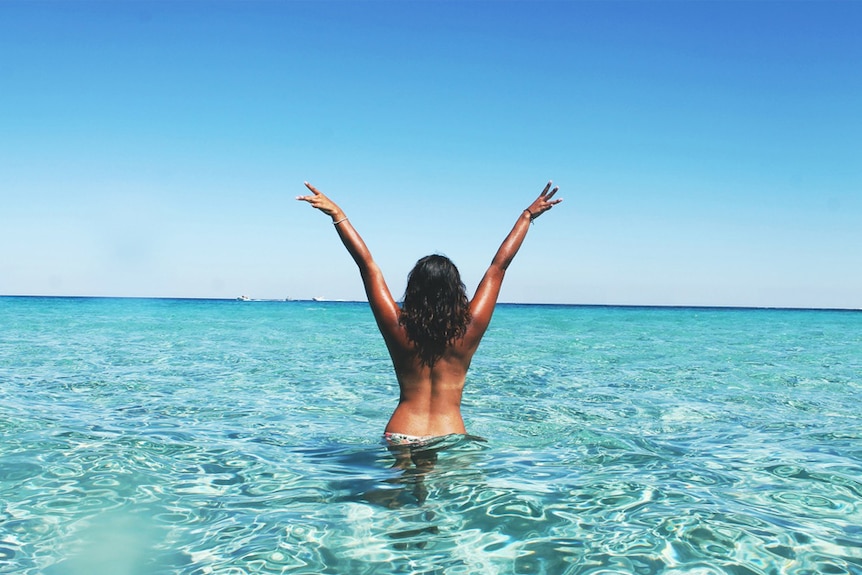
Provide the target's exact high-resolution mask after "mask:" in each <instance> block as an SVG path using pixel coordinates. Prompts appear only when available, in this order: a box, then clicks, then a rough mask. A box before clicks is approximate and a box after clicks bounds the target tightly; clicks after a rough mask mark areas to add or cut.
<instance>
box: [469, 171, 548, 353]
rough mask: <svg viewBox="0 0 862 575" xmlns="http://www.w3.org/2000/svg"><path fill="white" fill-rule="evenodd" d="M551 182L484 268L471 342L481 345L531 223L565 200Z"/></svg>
mask: <svg viewBox="0 0 862 575" xmlns="http://www.w3.org/2000/svg"><path fill="white" fill-rule="evenodd" d="M552 185H553V183H552V182H548V184H547V185H546V186H545V189H544V190H542V193H541V194H539V197H538V198H536V199H535V200H533V203H531V204H530V207H528V208H527V209H525V210H524V211H522V212H521V214H520V215H519V216H518V219H517V221H516V222H515V226H514V227H513V228H512V231H510V232H509V235H507V236H506V239H504V240H503V243H502V244H501V245H500V247H499V249H497V253H496V254H495V255H494V259H493V260H492V261H491V265H490V266H489V267H488V270H487V271H486V272H485V275H484V277H482V281H480V282H479V287H478V288H476V293H475V294H474V295H473V300H472V301H471V302H470V313H471V315H472V316H473V320H472V322H471V323H470V327H469V328H468V330H467V335H466V336H465V339H467V342H468V345H469V346H471V347H475V346H478V345H479V340H481V339H482V336H483V335H484V333H485V330H486V329H487V328H488V324H490V323H491V315H492V314H493V313H494V307H495V306H496V305H497V298H498V297H499V295H500V287H501V286H502V284H503V277H504V276H505V275H506V270H507V269H508V267H509V264H511V263H512V260H513V259H514V258H515V254H517V253H518V250H519V249H520V248H521V244H522V243H524V238H526V237H527V232H528V231H529V230H530V224H531V223H532V222H533V220H535V219H536V218H538V217H539V216H540V215H542V214H543V213H545V212H547V211H548V210H550V209H551V208H553V207H554V206H555V205H557V204H559V203H560V202H562V201H563V200H562V199H557V200H555V199H553V197H554V195H555V194H556V193H557V191H558V190H559V188H558V187H554V189H551V186H552Z"/></svg>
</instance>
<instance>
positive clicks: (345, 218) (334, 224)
mask: <svg viewBox="0 0 862 575" xmlns="http://www.w3.org/2000/svg"><path fill="white" fill-rule="evenodd" d="M345 220H347V216H345V217H343V218H341V219H340V220H338V221H337V222H332V225H333V226H337V225H338V224H340V223H341V222H343V221H345Z"/></svg>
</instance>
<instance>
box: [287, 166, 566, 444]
mask: <svg viewBox="0 0 862 575" xmlns="http://www.w3.org/2000/svg"><path fill="white" fill-rule="evenodd" d="M305 186H306V187H307V188H308V189H309V191H310V192H311V194H310V195H307V196H298V197H297V198H296V199H297V200H300V201H303V202H308V203H309V204H310V205H311V206H312V207H313V208H316V209H318V210H320V211H321V212H323V213H324V214H326V215H328V216H330V217H331V218H332V222H333V223H334V224H335V229H336V230H337V232H338V236H339V237H340V238H341V241H342V243H344V247H346V248H347V251H348V252H349V253H350V255H351V256H352V257H353V261H355V262H356V265H357V266H358V267H359V273H360V275H361V276H362V283H363V284H364V286H365V293H366V295H367V296H368V303H369V304H370V305H371V310H372V312H373V313H374V319H375V320H376V321H377V327H378V328H379V329H380V333H381V334H382V335H383V339H384V341H385V342H386V347H387V349H388V350H389V355H390V357H391V358H392V365H393V367H394V368H395V376H396V378H397V379H398V385H399V388H400V390H401V392H400V399H399V401H398V407H396V408H395V412H394V413H393V414H392V417H391V418H390V419H389V423H388V424H387V425H386V431H387V432H391V433H402V434H406V435H413V436H417V437H427V436H443V435H449V434H453V433H457V434H465V433H466V429H465V428H464V420H463V419H462V418H461V395H462V392H463V391H464V382H465V380H466V377H467V370H468V369H469V367H470V362H471V361H472V359H473V354H474V353H476V349H477V348H478V347H479V342H480V341H481V339H482V336H483V335H484V334H485V330H486V329H487V328H488V324H489V323H490V322H491V316H492V314H493V313H494V307H495V306H496V304H497V297H498V296H499V294H500V286H501V285H502V283H503V277H504V276H505V275H506V269H507V268H508V267H509V264H511V263H512V259H513V258H514V257H515V254H517V253H518V250H519V249H520V247H521V244H522V243H523V242H524V238H525V237H526V236H527V232H528V231H529V230H530V223H531V221H532V220H535V219H536V218H537V217H539V216H540V215H541V214H543V213H545V212H546V211H548V210H550V209H551V208H552V207H554V206H555V205H557V204H558V203H560V202H561V201H562V200H561V199H553V198H554V194H556V193H557V190H558V189H559V188H557V187H554V188H553V189H551V186H552V183H551V182H548V184H547V185H546V186H545V189H544V190H542V193H541V194H539V197H537V198H536V199H535V200H533V202H532V203H531V204H530V207H528V208H527V209H525V210H524V211H522V212H521V214H520V215H519V216H518V219H517V221H516V222H515V225H514V227H513V228H512V231H510V232H509V235H507V236H506V239H505V240H503V243H502V244H501V245H500V247H499V249H498V250H497V253H496V254H495V255H494V259H493V260H492V261H491V265H490V266H489V267H488V270H487V271H486V272H485V275H484V276H483V277H482V281H480V282H479V286H478V287H477V288H476V293H475V294H474V295H473V299H472V300H471V301H470V314H471V320H470V323H469V324H468V326H467V331H466V333H465V334H464V336H463V337H461V338H460V339H457V340H455V341H454V342H452V343H451V344H450V345H448V346H447V347H446V349H445V351H444V352H443V355H442V356H441V357H440V358H439V359H437V360H436V361H435V362H434V363H433V365H431V366H429V365H428V364H425V363H423V362H421V361H420V359H419V355H418V354H417V352H416V349H415V347H414V344H413V343H412V342H411V341H410V340H409V339H408V337H407V332H406V329H405V327H404V326H403V325H401V324H400V323H399V321H398V319H399V317H400V314H401V308H400V307H399V306H398V303H396V301H395V299H394V298H393V297H392V294H391V293H390V291H389V287H388V286H387V285H386V280H385V279H384V277H383V273H382V272H381V271H380V268H379V267H378V266H377V264H376V263H375V262H374V259H373V258H372V257H371V252H370V251H369V250H368V247H367V246H366V245H365V242H364V241H363V240H362V237H361V236H360V235H359V233H358V232H357V231H356V229H355V228H354V227H353V225H352V224H351V223H350V220H348V219H347V216H345V214H344V212H343V211H342V210H341V208H339V207H338V205H336V204H335V202H333V201H332V200H331V199H329V198H328V197H327V196H325V195H324V194H323V193H321V192H320V191H319V190H317V189H316V188H314V186H312V185H311V184H309V183H308V182H306V183H305Z"/></svg>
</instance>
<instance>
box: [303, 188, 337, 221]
mask: <svg viewBox="0 0 862 575" xmlns="http://www.w3.org/2000/svg"><path fill="white" fill-rule="evenodd" d="M305 187H306V188H308V189H309V190H310V191H311V194H312V195H310V196H296V199H297V200H299V201H302V202H308V203H309V204H311V207H312V208H316V209H318V210H320V211H321V212H323V213H324V214H326V215H327V216H330V217H331V218H332V219H333V220H335V219H340V218H342V217H344V212H342V211H341V208H339V207H338V205H337V204H336V203H335V202H333V201H332V200H330V199H329V198H327V197H326V196H325V195H324V194H323V193H322V192H320V191H318V190H317V189H316V188H315V187H314V186H312V185H311V184H309V183H308V182H305Z"/></svg>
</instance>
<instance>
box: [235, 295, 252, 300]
mask: <svg viewBox="0 0 862 575" xmlns="http://www.w3.org/2000/svg"><path fill="white" fill-rule="evenodd" d="M236 300H237V301H251V298H250V297H248V296H247V295H241V296H239V297H238V298H236Z"/></svg>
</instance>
